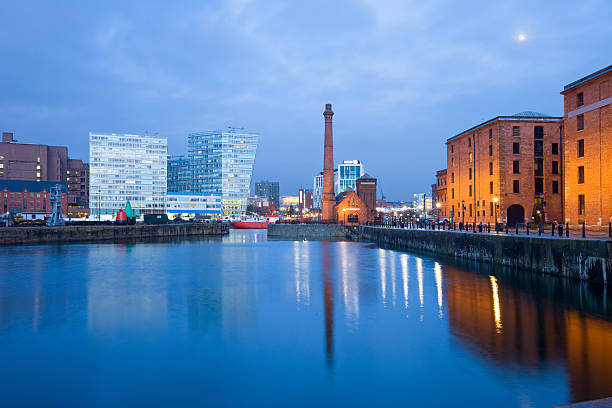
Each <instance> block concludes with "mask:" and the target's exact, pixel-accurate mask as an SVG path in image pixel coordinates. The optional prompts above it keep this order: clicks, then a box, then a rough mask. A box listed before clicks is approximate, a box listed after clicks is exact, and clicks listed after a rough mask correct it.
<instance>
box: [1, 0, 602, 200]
mask: <svg viewBox="0 0 612 408" xmlns="http://www.w3.org/2000/svg"><path fill="white" fill-rule="evenodd" d="M0 21H2V24H0V130H1V131H9V132H14V133H15V138H16V139H18V140H19V141H20V142H25V143H44V144H54V145H66V146H68V152H69V155H70V156H71V157H72V158H80V159H84V160H86V161H87V160H88V156H89V150H88V134H89V132H90V131H97V132H101V131H103V132H116V133H121V132H126V133H139V134H142V133H144V132H149V133H150V134H153V133H158V134H159V135H161V136H165V137H167V138H168V151H169V153H170V154H186V152H187V134H188V133H190V132H196V131H205V130H215V129H227V127H228V126H233V127H243V128H245V130H248V131H254V132H259V133H260V134H261V137H260V144H259V148H258V151H257V158H256V162H255V169H254V175H253V181H259V180H277V181H280V190H281V194H283V195H295V194H296V193H297V189H298V188H300V187H304V188H312V183H313V176H314V175H315V174H317V172H319V171H321V170H322V167H323V130H324V129H323V125H324V122H323V110H324V107H325V104H326V103H331V104H332V105H333V110H334V112H335V115H334V144H335V150H334V160H335V162H339V161H342V160H353V159H358V160H361V161H362V163H363V164H364V167H365V170H366V172H368V173H369V174H371V175H372V176H375V177H377V178H378V180H379V185H380V187H381V188H380V190H379V195H380V193H384V195H385V196H386V197H387V199H388V200H408V199H411V197H412V194H413V193H417V192H424V191H431V184H432V183H434V182H435V171H436V170H438V169H441V168H444V167H445V160H446V150H445V146H444V142H445V141H446V139H447V138H449V137H452V136H453V135H455V134H457V133H460V132H461V131H463V130H466V129H468V128H470V127H472V126H474V125H477V124H479V123H481V122H483V121H485V120H488V119H490V118H492V117H495V116H498V115H508V114H514V113H517V112H522V111H526V110H533V111H537V112H543V113H546V114H549V115H555V116H561V115H562V114H563V99H562V96H561V95H560V94H559V92H560V91H561V90H562V89H563V85H566V84H568V83H570V82H572V81H574V80H576V79H579V78H581V77H583V76H585V75H588V74H590V73H592V72H595V71H597V70H599V69H601V68H604V67H606V66H609V65H611V64H612V1H610V0H581V1H575V0H573V1H566V0H556V1H536V0H530V1H515V0H506V1H503V2H499V1H490V0H487V1H469V0H465V1H443V0H428V1H423V0H419V1H412V0H388V1H385V0H353V1H344V0H337V1H320V0H309V1H290V0H265V1H263V0H260V1H255V0H227V1H177V2H168V1H159V2H158V1H146V2H145V1H142V2H137V1H133V2H126V1H121V2H119V1H103V2H102V1H96V2H94V1H62V0H58V1H27V2H26V1H3V2H1V3H0Z"/></svg>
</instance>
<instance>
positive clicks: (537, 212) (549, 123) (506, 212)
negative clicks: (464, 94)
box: [446, 111, 563, 226]
mask: <svg viewBox="0 0 612 408" xmlns="http://www.w3.org/2000/svg"><path fill="white" fill-rule="evenodd" d="M562 123H563V118H561V117H552V116H547V115H544V114H540V113H536V112H529V111H528V112H521V113H518V114H516V115H512V116H498V117H495V118H493V119H491V120H488V121H486V122H484V123H481V124H479V125H477V126H474V127H472V128H470V129H468V130H466V131H464V132H461V133H459V134H458V135H456V136H453V137H451V138H450V139H448V140H447V141H446V150H447V175H446V177H447V192H446V194H447V200H446V207H447V210H448V214H449V216H451V217H453V221H454V222H462V221H464V222H466V223H467V222H469V223H473V222H476V223H495V222H496V221H497V222H507V223H508V224H509V225H510V226H514V225H515V224H516V223H522V222H533V221H535V222H539V221H540V220H542V221H544V220H548V221H552V220H558V221H561V220H562V219H563V199H562V192H563V189H562V186H563V179H562V174H561V171H562V169H563V166H562V163H561V158H562V156H561V132H562V129H563V128H562Z"/></svg>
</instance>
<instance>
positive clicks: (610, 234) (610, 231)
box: [608, 222, 612, 238]
mask: <svg viewBox="0 0 612 408" xmlns="http://www.w3.org/2000/svg"><path fill="white" fill-rule="evenodd" d="M608 238H612V222H609V223H608Z"/></svg>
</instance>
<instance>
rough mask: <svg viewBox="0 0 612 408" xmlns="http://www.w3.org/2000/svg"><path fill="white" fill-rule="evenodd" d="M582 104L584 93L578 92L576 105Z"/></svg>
mask: <svg viewBox="0 0 612 408" xmlns="http://www.w3.org/2000/svg"><path fill="white" fill-rule="evenodd" d="M582 105H584V94H583V93H582V92H578V95H576V106H577V107H581V106H582Z"/></svg>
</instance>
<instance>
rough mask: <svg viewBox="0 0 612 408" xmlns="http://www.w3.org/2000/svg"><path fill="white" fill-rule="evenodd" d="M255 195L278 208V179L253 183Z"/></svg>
mask: <svg viewBox="0 0 612 408" xmlns="http://www.w3.org/2000/svg"><path fill="white" fill-rule="evenodd" d="M255 195H256V196H257V197H264V198H266V199H267V200H268V201H269V202H270V204H271V205H273V206H275V207H276V208H278V204H279V183H278V181H260V182H259V183H255Z"/></svg>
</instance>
